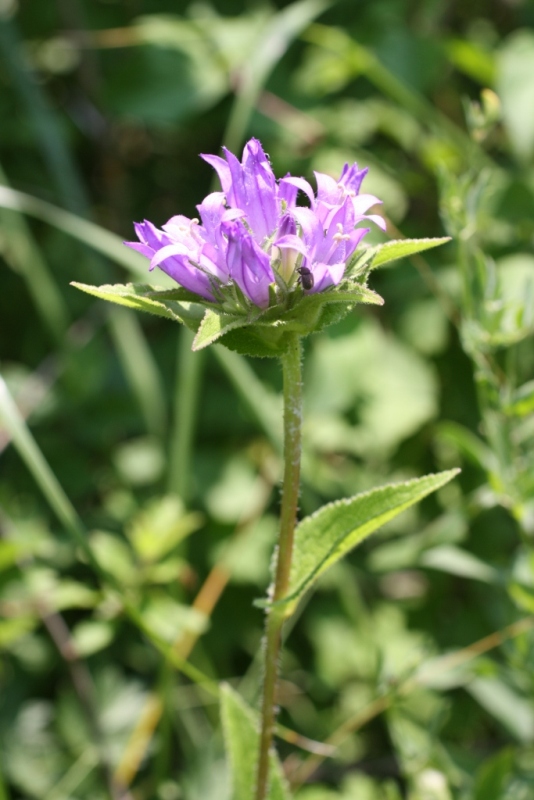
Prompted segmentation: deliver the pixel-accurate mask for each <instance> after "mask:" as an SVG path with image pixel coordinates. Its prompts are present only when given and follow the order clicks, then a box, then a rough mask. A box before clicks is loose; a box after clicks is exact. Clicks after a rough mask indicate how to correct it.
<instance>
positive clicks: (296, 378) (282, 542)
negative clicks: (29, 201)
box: [255, 334, 302, 800]
mask: <svg viewBox="0 0 534 800" xmlns="http://www.w3.org/2000/svg"><path fill="white" fill-rule="evenodd" d="M282 366H283V376H284V483H283V488H282V508H281V512H280V537H279V540H278V553H277V559H276V572H275V580H274V587H273V589H272V601H273V602H274V603H276V601H278V600H281V599H282V598H283V597H284V596H285V595H286V594H287V590H288V587H289V575H290V569H291V556H292V553H293V535H294V530H295V522H296V517H297V508H298V498H299V486H300V454H301V425H302V376H301V343H300V336H298V335H297V334H294V335H292V336H291V340H290V342H289V347H288V349H287V352H286V353H285V354H284V356H283V357H282ZM284 617H285V615H284V612H283V611H281V610H280V609H279V608H277V606H276V605H274V606H271V607H270V609H269V610H268V612H267V622H266V634H265V670H264V683H263V702H262V715H261V717H262V726H261V736H260V753H259V760H258V778H257V784H256V795H255V800H265V798H266V797H267V792H268V788H269V786H268V784H269V751H270V748H271V742H272V738H273V731H274V724H275V717H276V685H277V680H278V655H279V652H280V643H281V637H282V625H283V622H284Z"/></svg>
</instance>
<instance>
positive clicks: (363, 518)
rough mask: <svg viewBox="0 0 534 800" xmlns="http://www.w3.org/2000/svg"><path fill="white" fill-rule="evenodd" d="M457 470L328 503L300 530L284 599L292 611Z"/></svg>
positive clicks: (305, 522) (301, 526)
mask: <svg viewBox="0 0 534 800" xmlns="http://www.w3.org/2000/svg"><path fill="white" fill-rule="evenodd" d="M457 474H458V470H449V471H448V472H443V473H441V474H439V475H427V476H426V477H424V478H416V479H415V480H413V481H407V482H406V483H399V484H392V485H389V486H382V487H380V488H379V489H373V490H372V491H370V492H366V493H365V494H361V495H357V496H356V497H349V498H347V499H346V500H338V501H336V502H335V503H330V504H328V505H326V506H323V507H322V508H321V509H319V511H316V513H315V514H313V515H312V516H311V517H307V518H306V519H304V520H303V521H302V522H301V523H300V524H299V525H298V526H297V528H296V530H295V543H294V551H293V563H292V566H291V575H290V579H289V588H288V593H287V596H286V598H285V599H284V601H283V604H284V605H286V604H287V606H288V608H287V610H286V611H285V613H288V614H289V613H291V612H292V611H293V610H294V608H295V606H296V604H297V603H298V601H299V600H300V599H301V597H302V595H303V594H304V592H306V590H307V589H309V588H310V586H311V585H312V584H313V583H314V582H315V581H316V580H317V579H318V578H319V577H320V576H321V575H322V573H323V572H325V570H327V569H328V568H329V567H331V566H332V565H333V564H335V563H336V561H339V559H340V558H343V556H344V555H346V554H347V553H348V552H349V551H350V550H352V548H353V547H356V545H358V544H360V543H361V542H362V541H363V540H364V539H366V538H367V536H370V535H371V533H374V531H376V530H377V529H378V528H380V527H381V526H382V525H384V524H385V523H386V522H389V521H390V520H392V519H394V518H395V517H396V516H397V515H398V514H401V513H402V512H403V511H405V510H406V509H407V508H409V507H410V506H411V505H413V504H414V503H417V502H419V501H420V500H422V499H423V497H426V496H427V495H428V494H430V493H431V492H435V491H436V490H437V489H440V488H441V487H442V486H444V485H445V484H446V483H448V482H449V481H450V480H451V479H452V478H454V476H455V475H457Z"/></svg>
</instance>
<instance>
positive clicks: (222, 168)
mask: <svg viewBox="0 0 534 800" xmlns="http://www.w3.org/2000/svg"><path fill="white" fill-rule="evenodd" d="M200 158H203V159H204V161H206V163H208V164H210V166H212V167H213V169H214V170H215V171H216V172H217V175H218V176H219V180H220V182H221V186H222V190H223V192H224V194H225V195H226V199H227V200H228V202H229V203H230V202H231V201H230V198H229V195H230V193H231V191H232V177H231V175H230V168H229V166H228V164H227V163H226V161H225V160H224V158H221V157H220V156H210V155H205V154H204V153H201V155H200Z"/></svg>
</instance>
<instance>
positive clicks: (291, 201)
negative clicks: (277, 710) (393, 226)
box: [125, 139, 385, 308]
mask: <svg viewBox="0 0 534 800" xmlns="http://www.w3.org/2000/svg"><path fill="white" fill-rule="evenodd" d="M224 154H225V156H226V160H225V159H224V158H220V157H219V156H211V155H203V156H202V158H203V159H204V160H205V161H207V162H208V164H211V166H212V167H214V169H215V170H216V171H217V174H218V176H219V179H220V182H221V186H222V192H213V193H212V194H209V195H208V196H207V197H206V198H205V200H204V202H202V203H201V204H200V205H199V206H197V208H198V211H199V215H200V220H198V219H188V218H187V217H184V216H182V215H178V216H175V217H172V218H171V219H170V220H169V221H168V222H167V223H166V224H165V225H163V229H162V230H159V229H158V228H156V227H155V226H154V225H153V224H152V223H151V222H147V221H145V222H140V223H136V224H135V231H136V233H137V236H138V238H139V242H125V244H127V245H128V246H129V247H132V248H133V249H134V250H137V251H139V252H140V253H142V254H143V255H144V256H146V257H147V258H150V259H151V261H150V269H151V270H152V269H154V267H160V269H162V270H163V271H164V272H166V273H167V275H170V277H171V278H173V279H174V280H175V281H177V283H179V284H180V285H181V286H183V287H184V288H186V289H189V290H190V291H191V292H194V293H195V294H198V295H200V296H201V297H203V298H205V299H206V300H210V301H215V302H217V301H222V300H224V296H225V294H224V287H225V286H228V285H232V284H235V285H237V286H238V287H239V289H240V290H241V292H242V293H243V295H244V296H245V297H246V298H248V299H249V300H250V301H251V302H252V303H253V304H254V305H256V306H259V307H260V308H267V306H268V305H269V287H270V286H271V284H273V283H276V284H277V285H278V286H280V285H282V286H285V287H287V288H288V289H290V288H291V287H293V286H294V285H296V284H297V281H298V278H299V274H302V276H303V278H302V281H301V282H302V284H303V286H304V288H306V291H307V292H308V293H314V292H321V291H323V290H324V289H327V288H328V287H329V286H335V285H337V284H338V283H339V282H340V281H341V279H342V278H343V274H344V272H345V267H346V264H347V261H348V260H349V259H350V257H351V256H352V254H353V253H354V251H355V249H356V247H357V246H358V244H359V243H360V242H361V240H362V238H363V237H364V236H365V234H366V233H368V231H369V228H357V227H356V226H357V225H358V224H359V223H360V222H362V220H371V221H372V222H374V223H376V224H377V225H378V226H379V227H381V228H382V229H384V228H385V222H384V220H383V219H382V217H380V216H378V215H375V214H370V215H367V214H366V213H365V212H366V211H368V209H369V208H371V206H374V205H375V204H376V203H379V202H380V200H378V198H376V197H374V196H373V195H370V194H360V193H359V192H360V187H361V183H362V180H363V178H364V177H365V175H366V173H367V169H362V170H358V165H357V164H352V166H349V165H348V164H345V166H344V167H343V171H342V173H341V177H340V179H339V181H335V180H334V179H333V178H331V177H330V176H329V175H325V174H323V173H320V172H316V173H315V177H316V180H317V194H314V192H313V190H312V187H311V186H310V184H309V183H308V182H307V181H305V180H304V179H303V178H294V177H292V176H291V175H286V177H285V178H281V179H280V180H279V181H277V180H276V178H275V176H274V173H273V171H272V168H271V165H270V163H269V161H268V158H267V156H266V155H265V153H264V151H263V148H262V146H261V144H260V142H259V141H258V140H257V139H251V140H250V141H249V142H248V143H247V144H246V146H245V149H244V152H243V160H242V162H241V163H240V162H239V160H238V159H237V158H236V156H234V154H233V153H230V152H229V151H228V150H226V148H224ZM299 191H301V192H303V193H304V194H305V195H306V196H307V197H308V199H309V203H310V205H309V207H304V206H298V205H297V195H298V193H299ZM275 272H276V273H277V275H275ZM304 275H306V278H307V280H306V281H305V280H304ZM280 278H281V279H282V280H280Z"/></svg>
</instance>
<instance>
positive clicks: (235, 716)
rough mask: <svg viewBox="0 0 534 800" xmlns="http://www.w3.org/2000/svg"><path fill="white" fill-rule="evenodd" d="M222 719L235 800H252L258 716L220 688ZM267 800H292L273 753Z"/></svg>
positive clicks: (224, 688) (239, 697)
mask: <svg viewBox="0 0 534 800" xmlns="http://www.w3.org/2000/svg"><path fill="white" fill-rule="evenodd" d="M221 717H222V725H223V732H224V741H225V744H226V750H227V752H228V756H229V760H230V769H231V780H232V800H253V797H254V788H255V784H256V769H257V763H258V749H259V741H260V735H259V730H258V720H257V716H256V714H255V713H254V712H253V711H252V709H251V708H249V707H248V706H247V705H246V703H245V701H244V700H243V699H242V697H241V696H240V695H238V694H237V692H234V690H233V689H232V688H231V687H230V686H228V684H225V685H223V686H222V687H221ZM267 798H268V800H290V794H289V790H288V789H287V787H286V783H285V780H284V777H283V773H282V768H281V766H280V763H279V761H278V758H277V757H276V755H275V754H274V753H272V754H271V769H270V788H269V792H268V794H267Z"/></svg>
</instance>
